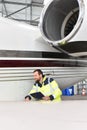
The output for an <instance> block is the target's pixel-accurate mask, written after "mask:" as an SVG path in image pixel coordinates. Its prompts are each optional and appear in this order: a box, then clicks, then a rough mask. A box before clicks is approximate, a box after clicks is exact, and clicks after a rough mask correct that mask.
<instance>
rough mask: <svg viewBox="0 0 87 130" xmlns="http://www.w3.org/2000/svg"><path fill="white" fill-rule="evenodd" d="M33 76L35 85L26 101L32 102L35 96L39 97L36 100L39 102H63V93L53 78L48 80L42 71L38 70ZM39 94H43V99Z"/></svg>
mask: <svg viewBox="0 0 87 130" xmlns="http://www.w3.org/2000/svg"><path fill="white" fill-rule="evenodd" d="M33 74H34V80H35V83H34V85H33V88H32V90H31V91H30V92H29V94H28V95H27V96H26V97H25V101H30V100H31V99H32V98H33V96H34V95H35V94H37V95H36V97H34V98H35V99H37V100H45V101H49V100H51V101H53V100H54V101H61V95H62V92H61V90H60V88H59V87H58V84H57V82H56V81H55V80H54V79H53V78H48V77H46V76H45V75H43V72H42V71H41V70H40V69H36V70H35V71H34V72H33ZM38 92H39V94H42V97H40V96H39V94H38Z"/></svg>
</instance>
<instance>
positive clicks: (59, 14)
mask: <svg viewBox="0 0 87 130" xmlns="http://www.w3.org/2000/svg"><path fill="white" fill-rule="evenodd" d="M86 5H87V3H86V1H84V0H67V1H66V0H51V1H50V2H48V3H47V4H46V6H45V7H44V9H43V11H42V14H41V18H40V24H39V27H40V30H41V33H42V36H43V38H44V39H45V40H46V41H47V42H48V43H50V44H52V45H53V46H59V45H65V43H70V42H73V44H74V42H76V43H77V42H80V43H79V44H81V43H82V41H87V36H86V34H87V29H86V27H87V11H86V10H87V7H86ZM80 48H81V46H80ZM86 51H87V50H86Z"/></svg>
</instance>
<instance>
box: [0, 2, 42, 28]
mask: <svg viewBox="0 0 87 130" xmlns="http://www.w3.org/2000/svg"><path fill="white" fill-rule="evenodd" d="M43 3H44V0H0V16H2V17H7V18H11V19H15V20H17V21H21V22H26V23H28V24H32V25H35V26H37V25H38V23H39V18H40V14H41V11H42V8H43V6H44V4H43Z"/></svg>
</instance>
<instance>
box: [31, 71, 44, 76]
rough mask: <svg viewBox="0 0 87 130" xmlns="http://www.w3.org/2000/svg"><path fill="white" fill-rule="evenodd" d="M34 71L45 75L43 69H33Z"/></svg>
mask: <svg viewBox="0 0 87 130" xmlns="http://www.w3.org/2000/svg"><path fill="white" fill-rule="evenodd" d="M34 72H38V74H39V75H40V74H41V75H42V76H43V72H42V70H41V69H36V70H34V71H33V73H34Z"/></svg>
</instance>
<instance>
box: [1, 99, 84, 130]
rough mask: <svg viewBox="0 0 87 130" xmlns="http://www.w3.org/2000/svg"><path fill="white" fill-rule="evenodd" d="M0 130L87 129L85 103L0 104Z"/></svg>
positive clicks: (75, 101) (82, 101)
mask: <svg viewBox="0 0 87 130" xmlns="http://www.w3.org/2000/svg"><path fill="white" fill-rule="evenodd" d="M0 129H1V130H47V129H48V130H64V129H65V130H83V129H87V101H86V100H73V101H62V102H59V103H52V102H51V103H42V102H0Z"/></svg>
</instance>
